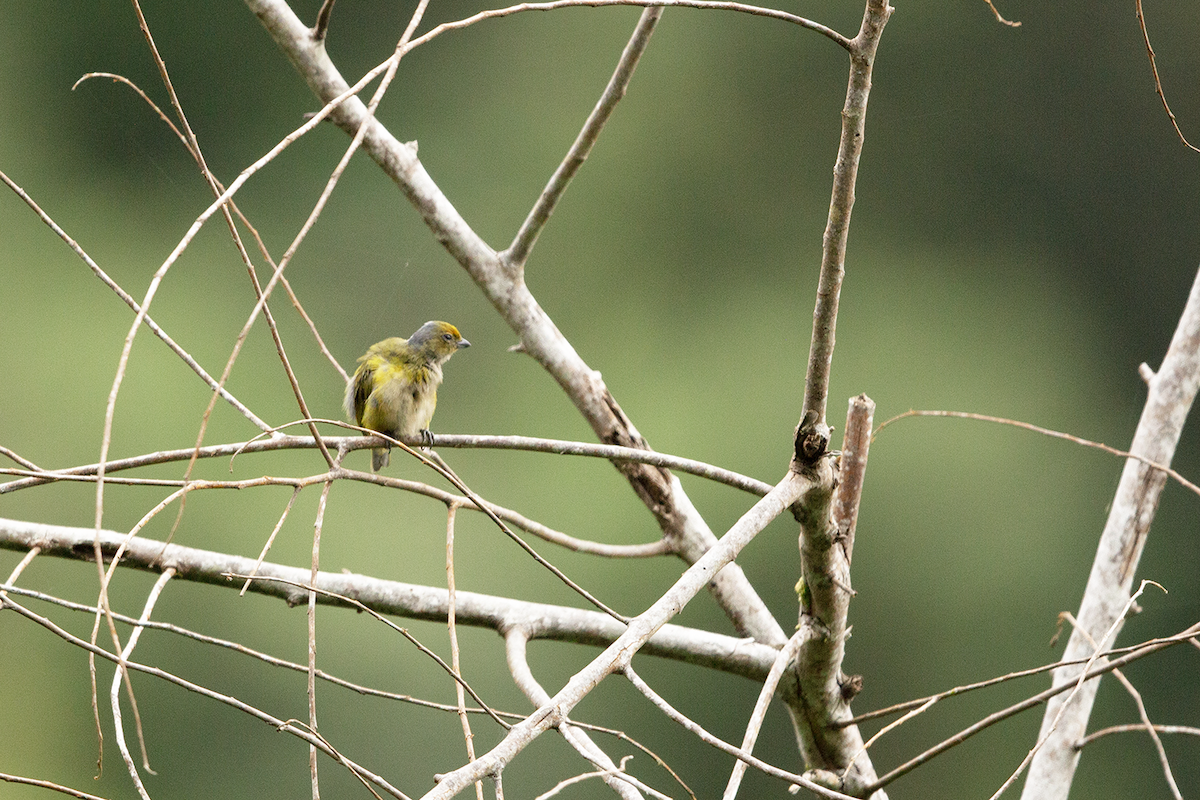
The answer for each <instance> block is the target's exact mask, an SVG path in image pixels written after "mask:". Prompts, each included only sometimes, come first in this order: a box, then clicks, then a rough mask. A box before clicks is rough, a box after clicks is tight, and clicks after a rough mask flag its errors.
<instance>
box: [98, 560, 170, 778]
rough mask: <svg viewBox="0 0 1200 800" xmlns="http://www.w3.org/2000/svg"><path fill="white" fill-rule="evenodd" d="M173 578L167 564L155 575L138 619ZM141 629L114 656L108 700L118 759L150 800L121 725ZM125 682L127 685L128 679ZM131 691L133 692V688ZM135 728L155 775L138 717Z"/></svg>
mask: <svg viewBox="0 0 1200 800" xmlns="http://www.w3.org/2000/svg"><path fill="white" fill-rule="evenodd" d="M173 577H175V570H174V569H172V568H170V567H168V568H167V569H166V570H164V571H163V573H162V575H159V576H158V580H157V581H155V582H154V586H153V587H152V588H151V589H150V594H149V595H147V596H146V603H145V605H144V606H143V607H142V616H141V617H140V619H139V622H145V621H146V620H148V619H150V613H151V612H152V611H153V610H154V605H155V603H157V602H158V598H159V595H161V594H162V590H163V589H165V588H166V586H167V583H168V582H170V580H171V578H173ZM143 630H145V628H143V627H142V626H141V625H140V624H139V625H137V626H135V627H134V629H133V631H132V632H131V633H130V634H129V641H128V642H127V643H126V644H125V647H124V649H123V650H121V655H120V656H119V658H118V659H117V669H116V671H115V672H114V673H113V679H112V686H111V687H110V688H109V691H108V701H109V704H110V705H111V707H112V714H113V727H114V728H115V729H116V736H117V747H118V748H119V749H120V750H121V758H123V759H124V760H125V768H126V769H127V770H128V771H129V777H131V778H132V779H133V785H134V786H135V787H136V788H137V791H138V794H139V795H141V796H142V798H143V800H150V795H149V793H148V792H147V791H146V787H145V785H144V784H143V783H142V778H141V776H140V775H139V774H138V770H137V765H136V764H134V763H133V756H132V755H130V753H129V746H128V745H127V744H126V743H125V729H124V726H122V724H121V682H122V678H125V679H126V681H128V675H129V673H128V670H126V668H125V666H126V664H127V663H128V662H129V657H130V656H132V655H133V649H134V648H135V647H137V643H138V639H140V638H141V636H142V631H143ZM126 685H127V686H130V684H128V682H127V684H126ZM130 691H131V692H132V689H130ZM131 699H132V698H131ZM137 728H138V739H139V740H140V741H141V744H142V764H143V766H145V768H146V771H147V772H150V773H151V774H154V770H152V769H150V765H149V763H147V761H148V759H147V757H146V743H145V737H144V736H143V735H142V730H141V728H142V723H141V720H140V719H139V720H138V722H137Z"/></svg>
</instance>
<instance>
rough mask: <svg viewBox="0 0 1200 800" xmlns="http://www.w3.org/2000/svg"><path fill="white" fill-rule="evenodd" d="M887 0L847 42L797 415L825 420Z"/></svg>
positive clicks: (873, 0) (877, 2) (879, 1)
mask: <svg viewBox="0 0 1200 800" xmlns="http://www.w3.org/2000/svg"><path fill="white" fill-rule="evenodd" d="M892 11H893V8H892V6H891V5H889V4H888V0H868V2H867V8H866V11H865V12H864V14H863V21H862V27H861V28H860V29H859V31H858V36H856V37H854V40H853V41H852V42H851V47H849V48H848V49H849V50H850V81H849V85H848V86H847V88H846V104H845V106H843V108H842V137H841V141H840V143H839V144H838V155H837V162H836V163H835V164H834V167H833V193H832V197H831V199H830V201H829V219H828V221H827V222H826V225H825V237H824V239H823V244H822V248H821V274H820V278H819V279H818V283H817V304H816V308H815V309H814V310H813V329H812V343H811V344H810V346H809V351H808V371H807V373H806V377H805V382H804V411H803V412H802V416H804V417H808V416H809V415H811V414H815V415H816V423H817V424H824V422H825V406H826V403H827V401H828V399H829V373H830V369H831V368H832V365H833V345H834V339H835V338H836V337H835V335H834V332H835V329H836V328H837V312H838V299H839V297H840V295H841V291H842V278H844V277H845V275H846V241H847V238H848V236H849V233H850V212H851V210H852V209H853V208H854V184H855V182H856V181H857V179H858V161H859V158H860V156H861V155H862V147H863V138H864V136H865V134H866V122H867V97H868V96H869V95H870V93H871V70H872V67H873V66H874V63H875V49H876V47H878V45H879V37H880V35H881V34H882V33H883V26H884V25H886V24H887V21H888V17H890V16H891V15H892Z"/></svg>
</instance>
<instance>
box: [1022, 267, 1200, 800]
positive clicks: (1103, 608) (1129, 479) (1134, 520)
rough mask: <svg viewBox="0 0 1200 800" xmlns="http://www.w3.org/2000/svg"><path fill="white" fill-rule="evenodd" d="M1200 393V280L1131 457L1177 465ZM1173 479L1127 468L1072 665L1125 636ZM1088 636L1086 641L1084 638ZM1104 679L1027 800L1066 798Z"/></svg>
mask: <svg viewBox="0 0 1200 800" xmlns="http://www.w3.org/2000/svg"><path fill="white" fill-rule="evenodd" d="M1198 389H1200V275H1197V278H1196V280H1195V281H1194V282H1193V284H1192V290H1191V292H1190V294H1189V295H1188V300H1187V304H1186V306H1185V308H1184V310H1183V314H1182V316H1181V317H1180V319H1179V326H1178V327H1177V328H1176V329H1175V334H1174V336H1173V337H1172V338H1171V344H1170V346H1169V347H1168V348H1167V354H1166V356H1165V357H1164V358H1163V363H1162V366H1161V367H1160V368H1159V370H1158V372H1157V373H1156V374H1155V376H1154V378H1153V379H1152V380H1151V381H1150V386H1149V396H1148V397H1147V398H1146V405H1145V408H1144V409H1143V410H1142V417H1141V419H1140V420H1139V422H1138V426H1137V431H1136V432H1135V433H1134V436H1133V444H1132V445H1131V446H1130V448H1129V449H1130V451H1132V452H1134V453H1137V454H1138V455H1140V456H1143V457H1145V458H1148V459H1150V460H1152V461H1154V462H1156V463H1157V464H1162V465H1166V466H1169V465H1170V463H1171V458H1172V457H1173V456H1174V454H1175V446H1176V444H1177V443H1178V442H1179V437H1180V435H1181V434H1182V432H1183V424H1184V422H1185V420H1186V419H1187V415H1188V411H1189V410H1190V409H1191V406H1192V402H1193V401H1194V400H1195V398H1196V392H1197V390H1198ZM1166 480H1167V476H1166V475H1165V474H1164V473H1163V472H1162V471H1160V470H1157V469H1154V468H1152V467H1149V466H1147V465H1146V464H1144V463H1142V462H1141V461H1139V460H1136V459H1133V458H1131V459H1129V460H1128V461H1126V462H1125V469H1124V471H1123V472H1122V473H1121V481H1120V483H1119V484H1118V485H1117V492H1116V496H1115V497H1114V498H1113V502H1112V507H1111V510H1110V512H1109V515H1108V521H1107V522H1106V523H1105V526H1104V532H1103V534H1102V535H1101V538H1100V545H1099V547H1098V548H1097V550H1096V559H1095V561H1094V563H1093V564H1092V571H1091V574H1090V575H1089V576H1088V583H1087V588H1086V589H1085V590H1084V595H1083V601H1082V603H1081V604H1080V607H1079V613H1078V614H1076V615H1075V616H1076V618H1077V619H1078V620H1079V627H1078V628H1076V630H1075V631H1074V632H1073V633H1072V634H1071V639H1070V641H1069V642H1068V643H1067V648H1066V650H1065V652H1064V653H1063V658H1064V659H1076V658H1080V657H1081V656H1084V655H1087V654H1089V653H1090V652H1091V651H1092V647H1091V645H1090V643H1089V641H1088V636H1091V637H1092V638H1094V639H1096V640H1098V641H1102V638H1101V637H1102V636H1103V635H1104V634H1105V632H1106V631H1108V630H1110V629H1111V630H1113V635H1114V636H1115V635H1116V634H1117V633H1119V631H1120V629H1121V626H1122V624H1123V620H1122V617H1121V615H1122V614H1124V613H1125V605H1126V603H1127V602H1128V600H1129V597H1130V590H1131V588H1132V585H1133V575H1134V572H1135V570H1136V569H1137V563H1138V560H1139V558H1140V557H1141V554H1142V548H1143V547H1144V546H1145V544H1146V538H1147V537H1148V536H1149V534H1150V524H1151V523H1152V522H1153V520H1154V514H1155V511H1156V510H1157V509H1158V498H1159V495H1160V494H1161V493H1162V489H1163V486H1164V484H1165V483H1166ZM1085 632H1086V634H1087V635H1086V636H1085V635H1084V634H1085ZM1079 672H1080V668H1078V667H1063V668H1062V669H1059V670H1056V671H1055V672H1054V679H1053V685H1054V686H1069V685H1071V684H1073V683H1074V682H1075V681H1076V679H1077V678H1078V675H1079ZM1099 685H1100V682H1099V681H1092V682H1089V683H1087V684H1084V686H1083V687H1082V690H1081V691H1080V692H1079V695H1078V697H1076V698H1075V699H1074V701H1073V702H1072V703H1071V705H1070V706H1069V708H1067V709H1066V714H1065V715H1064V716H1063V718H1062V720H1061V722H1060V723H1059V724H1058V727H1057V729H1056V730H1055V731H1054V733H1053V735H1052V736H1050V738H1049V739H1048V740H1047V742H1046V744H1045V746H1044V747H1043V748H1042V749H1041V750H1040V751H1039V752H1038V753H1037V755H1036V756H1034V759H1033V761H1032V763H1031V764H1030V767H1029V776H1028V778H1027V779H1026V781H1025V789H1024V792H1023V794H1022V798H1023V800H1054V799H1055V798H1060V799H1061V798H1066V796H1067V793H1068V791H1069V789H1070V786H1071V779H1072V778H1073V777H1074V774H1075V768H1076V766H1077V765H1078V764H1079V751H1078V750H1077V749H1076V747H1075V743H1076V742H1078V741H1079V740H1080V739H1082V738H1083V736H1084V733H1085V732H1086V731H1087V721H1088V717H1089V716H1090V715H1091V710H1092V704H1093V702H1094V701H1095V697H1096V690H1097V689H1098V688H1099ZM1063 705H1064V701H1063V700H1061V699H1056V700H1052V701H1051V702H1050V703H1049V704H1048V705H1047V706H1046V712H1045V715H1044V716H1043V718H1042V730H1041V732H1040V733H1039V736H1038V738H1039V740H1040V739H1041V738H1043V737H1045V736H1046V735H1047V734H1048V733H1049V732H1050V731H1051V730H1052V728H1053V726H1054V724H1055V720H1056V719H1057V718H1058V717H1059V715H1060V713H1061V712H1062V710H1063Z"/></svg>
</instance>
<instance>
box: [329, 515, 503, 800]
mask: <svg viewBox="0 0 1200 800" xmlns="http://www.w3.org/2000/svg"><path fill="white" fill-rule="evenodd" d="M457 512H458V504H457V503H450V504H449V505H447V506H446V598H447V600H448V604H447V611H446V632H447V633H448V634H449V636H450V668H451V669H453V670H454V671H455V672H456V673H458V674H460V675H461V674H462V662H461V660H460V659H459V652H458V628H457V627H456V626H455V624H454V623H455V620H454V616H455V601H456V598H455V595H456V591H455V588H454V517H455V515H456V514H457ZM313 582H314V583H315V582H316V580H315V577H314V581H313ZM454 699H455V703H456V704H457V705H458V719H459V722H460V723H461V724H462V729H463V739H464V740H465V741H466V744H467V758H468V759H470V760H471V761H474V760H475V734H473V733H471V720H470V718H469V717H468V716H467V697H466V693H465V692H464V691H463V688H462V686H460V685H458V684H457V683H456V684H455V685H454ZM475 797H476V798H477V800H483V781H476V782H475Z"/></svg>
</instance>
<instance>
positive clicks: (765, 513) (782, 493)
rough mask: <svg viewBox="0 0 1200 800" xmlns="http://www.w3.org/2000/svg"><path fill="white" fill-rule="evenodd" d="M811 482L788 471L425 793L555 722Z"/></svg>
mask: <svg viewBox="0 0 1200 800" xmlns="http://www.w3.org/2000/svg"><path fill="white" fill-rule="evenodd" d="M813 488H814V487H813V484H812V483H811V482H810V481H809V480H808V479H806V478H804V477H802V476H800V475H798V474H797V473H795V472H789V473H788V474H787V475H786V476H785V477H784V479H783V480H782V481H781V482H780V483H779V485H778V486H776V487H775V489H773V490H772V491H771V493H770V494H768V495H767V496H766V497H764V498H763V499H762V500H760V501H759V502H758V503H756V504H755V505H754V507H753V508H751V509H750V510H749V511H747V512H746V513H745V514H744V515H742V518H741V519H739V520H738V521H737V523H736V524H735V525H734V526H733V527H732V528H730V529H729V531H728V532H726V534H725V535H724V536H722V537H721V539H720V540H719V541H718V542H717V544H716V545H714V546H713V548H712V549H710V550H709V551H708V552H707V553H705V554H704V556H703V557H702V558H701V559H700V560H699V561H697V562H696V563H695V564H693V565H692V566H691V567H689V568H688V569H687V570H686V571H685V572H684V573H683V575H681V576H680V578H679V580H677V581H676V582H675V583H674V585H672V586H671V588H670V589H668V590H667V591H666V592H665V593H664V594H663V595H662V596H661V597H660V598H659V599H658V600H657V601H655V603H654V604H653V605H651V606H650V608H648V609H647V610H646V611H645V612H643V613H642V614H640V615H638V616H637V617H635V618H634V619H632V620H630V622H629V627H628V628H627V629H626V630H625V632H624V633H622V634H621V635H620V637H618V638H617V640H616V641H614V642H613V643H612V644H611V645H609V646H608V648H607V649H605V651H604V652H603V653H601V654H600V655H599V656H597V657H596V658H594V659H593V660H592V662H591V663H590V664H588V665H587V666H586V667H584V668H583V669H582V670H580V671H579V672H577V673H576V674H575V675H574V676H573V677H572V678H571V680H570V681H569V682H568V683H567V685H566V686H565V687H563V689H561V690H560V691H559V692H558V694H556V695H554V697H552V698H551V699H550V700H549V701H548V702H546V703H543V704H542V706H541V707H540V708H538V710H537V711H536V712H534V713H533V714H531V715H530V717H529V719H527V720H525V721H523V722H520V723H517V724H516V725H514V726H513V728H512V730H510V731H509V732H508V734H507V735H506V736H505V737H504V739H503V740H502V741H501V742H500V743H499V744H498V745H496V747H494V748H492V749H491V750H490V751H489V752H488V753H486V754H485V755H483V756H481V757H479V758H478V759H476V760H475V761H472V762H471V763H469V764H467V765H465V766H463V767H460V768H458V769H456V770H454V771H453V772H450V773H447V774H446V775H444V776H442V780H441V782H440V783H439V784H438V785H437V787H435V788H434V789H433V790H432V791H430V792H428V793H427V794H426V795H425V797H426V798H427V799H428V800H435V798H442V799H443V800H444V798H449V797H453V796H454V795H456V794H457V793H458V792H459V791H461V790H462V789H463V788H465V787H466V786H468V785H470V784H471V783H473V782H475V781H476V780H478V779H479V778H480V777H482V776H484V775H490V774H493V773H495V772H497V771H498V770H502V769H503V768H504V767H505V766H506V765H507V764H508V763H509V762H510V761H511V760H512V759H513V758H514V757H515V756H516V755H517V754H518V753H520V752H521V751H522V750H524V748H525V747H526V746H527V745H528V744H530V743H531V742H532V741H533V740H534V739H536V738H537V737H538V736H540V735H541V734H542V733H544V732H545V731H547V730H549V729H550V728H552V727H554V726H556V725H558V724H559V723H560V722H561V721H562V719H563V717H564V716H565V715H566V714H569V713H570V712H571V709H572V708H574V707H575V705H576V704H577V703H579V702H580V700H582V699H583V698H584V697H585V696H586V695H587V694H588V693H589V692H591V691H592V689H594V688H595V687H596V686H597V685H598V684H599V683H600V681H602V680H603V679H604V678H605V677H607V676H608V675H611V674H612V673H613V672H617V671H620V670H622V669H624V668H625V667H626V666H627V665H628V664H629V661H630V659H631V658H633V655H634V654H635V653H637V652H638V651H639V650H641V649H642V648H643V647H644V646H645V644H646V643H647V642H648V641H649V640H650V638H651V637H652V636H653V635H654V634H655V632H657V631H658V630H659V629H660V628H661V627H662V626H663V625H664V624H665V623H666V622H667V620H669V619H670V618H671V617H673V616H674V615H675V614H677V613H679V612H680V611H681V610H682V609H683V607H684V606H685V605H686V604H687V602H688V601H689V600H691V599H692V598H693V597H695V596H696V593H697V592H699V591H700V590H701V589H703V588H704V586H705V585H706V584H707V583H708V582H709V581H710V580H712V577H713V576H714V575H715V574H716V573H717V572H719V571H720V570H721V569H722V568H723V567H725V566H726V565H727V564H729V563H730V562H731V561H733V559H734V558H736V557H737V554H738V553H740V552H741V550H742V548H744V547H745V546H746V545H747V544H749V543H750V541H751V540H753V539H754V537H755V536H756V535H757V534H758V533H759V531H761V530H762V529H763V528H764V527H766V525H767V524H768V523H769V522H770V521H771V520H773V519H775V517H777V516H778V515H779V513H780V512H781V511H783V510H784V509H786V508H788V507H790V506H791V505H792V504H793V503H795V502H796V501H797V500H799V499H800V498H801V497H803V496H804V494H805V493H807V492H809V491H812V489H813Z"/></svg>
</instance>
